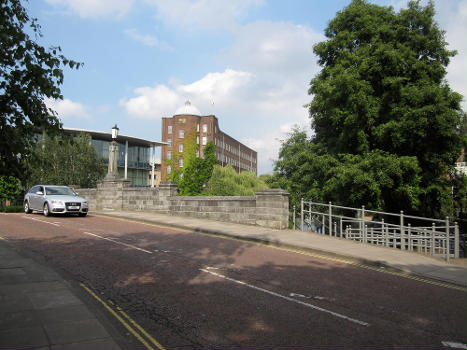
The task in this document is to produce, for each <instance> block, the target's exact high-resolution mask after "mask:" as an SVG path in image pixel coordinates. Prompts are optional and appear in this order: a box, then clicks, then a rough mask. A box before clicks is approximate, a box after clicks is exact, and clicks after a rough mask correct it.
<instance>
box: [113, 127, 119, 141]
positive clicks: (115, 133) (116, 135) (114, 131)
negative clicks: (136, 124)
mask: <svg viewBox="0 0 467 350" xmlns="http://www.w3.org/2000/svg"><path fill="white" fill-rule="evenodd" d="M118 130H119V129H118V127H117V124H115V126H114V127H113V128H112V140H116V139H117V137H118Z"/></svg>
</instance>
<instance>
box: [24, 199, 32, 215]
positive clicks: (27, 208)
mask: <svg viewBox="0 0 467 350" xmlns="http://www.w3.org/2000/svg"><path fill="white" fill-rule="evenodd" d="M24 212H25V213H26V214H31V213H32V210H31V208H29V202H28V201H26V202H24Z"/></svg>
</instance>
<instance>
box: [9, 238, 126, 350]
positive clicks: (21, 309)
mask: <svg viewBox="0 0 467 350" xmlns="http://www.w3.org/2000/svg"><path fill="white" fill-rule="evenodd" d="M0 349H8V350H15V349H41V350H44V349H52V350H55V349H57V350H74V349H76V350H78V349H79V350H96V349H105V350H119V349H120V347H119V346H118V345H117V344H116V343H115V341H114V340H113V339H112V337H111V336H110V335H109V333H108V332H107V331H106V329H105V328H104V327H103V325H102V324H101V322H100V321H99V320H98V319H96V317H95V316H94V315H93V314H92V313H91V312H90V311H89V309H88V307H87V306H86V305H85V304H84V303H83V302H82V301H81V300H80V299H79V298H77V297H76V295H75V294H74V293H73V292H72V290H71V287H70V286H69V285H68V284H67V283H66V282H65V281H64V280H63V279H62V278H61V277H60V276H59V275H58V274H57V273H55V272H54V271H52V270H50V269H49V268H47V267H45V266H43V265H41V264H39V263H38V262H36V261H34V260H32V259H30V258H26V257H23V256H21V255H20V254H19V253H18V252H17V251H16V250H15V248H14V247H13V246H11V245H10V244H9V243H8V242H5V241H3V240H0Z"/></svg>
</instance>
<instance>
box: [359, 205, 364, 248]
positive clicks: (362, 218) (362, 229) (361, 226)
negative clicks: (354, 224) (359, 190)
mask: <svg viewBox="0 0 467 350" xmlns="http://www.w3.org/2000/svg"><path fill="white" fill-rule="evenodd" d="M364 225H365V206H364V205H362V217H361V218H360V234H359V236H360V237H362V238H363V231H364V230H365V226H364ZM360 241H361V240H360Z"/></svg>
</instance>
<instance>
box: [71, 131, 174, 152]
mask: <svg viewBox="0 0 467 350" xmlns="http://www.w3.org/2000/svg"><path fill="white" fill-rule="evenodd" d="M63 131H65V132H66V133H69V134H73V135H78V134H81V133H85V134H90V135H91V137H92V138H93V139H99V140H104V141H112V133H110V132H103V131H94V130H84V129H75V128H63ZM117 141H119V142H122V141H123V142H125V141H128V143H130V144H132V145H136V146H147V147H152V146H164V145H168V143H167V142H161V141H151V140H146V139H142V138H139V137H134V136H127V135H121V134H119V135H118V138H117Z"/></svg>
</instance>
